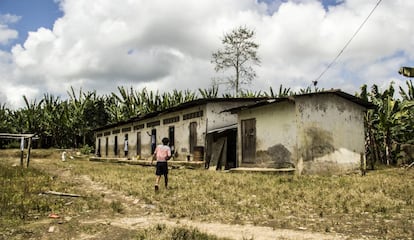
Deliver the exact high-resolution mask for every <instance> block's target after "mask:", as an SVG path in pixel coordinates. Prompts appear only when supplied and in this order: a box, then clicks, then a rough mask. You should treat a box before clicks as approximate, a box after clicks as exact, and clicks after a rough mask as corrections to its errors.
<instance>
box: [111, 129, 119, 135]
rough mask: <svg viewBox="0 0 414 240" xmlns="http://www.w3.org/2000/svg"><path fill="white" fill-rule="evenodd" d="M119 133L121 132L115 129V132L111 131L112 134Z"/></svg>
mask: <svg viewBox="0 0 414 240" xmlns="http://www.w3.org/2000/svg"><path fill="white" fill-rule="evenodd" d="M120 132H121V130H119V129H116V130H113V131H112V134H117V133H120Z"/></svg>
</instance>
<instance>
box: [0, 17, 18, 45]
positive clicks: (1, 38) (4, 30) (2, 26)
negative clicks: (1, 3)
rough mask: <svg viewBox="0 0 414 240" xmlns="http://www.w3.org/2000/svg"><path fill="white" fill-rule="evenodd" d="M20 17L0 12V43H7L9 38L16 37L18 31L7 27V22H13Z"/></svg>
mask: <svg viewBox="0 0 414 240" xmlns="http://www.w3.org/2000/svg"><path fill="white" fill-rule="evenodd" d="M20 18H21V17H19V16H16V15H11V14H0V45H1V44H3V45H5V44H7V43H9V41H10V40H13V39H16V38H17V37H18V32H17V31H16V30H14V29H11V28H9V26H8V23H15V22H17V21H19V20H20Z"/></svg>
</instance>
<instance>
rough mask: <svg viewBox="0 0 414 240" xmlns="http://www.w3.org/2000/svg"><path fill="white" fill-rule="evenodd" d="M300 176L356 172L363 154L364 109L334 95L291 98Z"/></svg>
mask: <svg viewBox="0 0 414 240" xmlns="http://www.w3.org/2000/svg"><path fill="white" fill-rule="evenodd" d="M295 101H296V116H297V134H298V135H297V142H298V158H297V163H296V165H297V166H298V170H299V172H300V173H304V174H313V173H328V174H335V173H343V172H346V171H350V170H356V169H358V168H359V164H360V156H361V153H364V120H363V116H364V115H363V111H364V108H363V107H361V106H359V105H357V104H355V103H353V102H350V101H348V100H346V99H343V98H341V97H338V96H336V95H333V94H332V95H326V94H325V95H310V96H306V95H305V96H300V97H296V98H295Z"/></svg>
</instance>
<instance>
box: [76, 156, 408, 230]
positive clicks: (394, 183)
mask: <svg viewBox="0 0 414 240" xmlns="http://www.w3.org/2000/svg"><path fill="white" fill-rule="evenodd" d="M81 165H82V167H76V171H77V173H78V174H89V175H91V176H92V177H93V179H94V180H95V181H99V182H104V183H105V184H106V185H107V186H109V187H110V188H113V189H116V190H120V191H122V192H124V193H126V194H128V195H132V196H136V197H138V198H140V199H143V200H144V201H145V203H147V204H154V205H156V206H157V208H156V209H157V211H159V212H161V213H164V214H165V215H167V216H169V217H170V218H177V219H179V218H189V219H197V220H201V221H219V222H224V223H234V224H235V223H237V224H246V223H249V224H254V225H261V226H271V227H274V228H291V229H297V228H298V227H305V228H307V229H309V230H313V231H318V232H338V233H343V234H347V235H351V236H355V237H358V236H364V235H367V236H378V237H379V236H381V237H383V236H386V237H387V236H388V237H390V238H394V237H396V238H405V237H412V236H413V234H414V230H413V228H412V226H413V224H414V200H413V199H414V185H413V182H414V173H413V172H414V171H406V170H403V169H385V170H381V171H374V172H369V174H368V175H367V176H365V177H361V176H359V175H346V176H340V177H338V176H331V177H327V176H301V177H298V176H286V175H283V176H278V175H268V174H256V173H240V174H230V173H224V172H216V171H206V170H188V169H173V170H171V171H170V175H169V176H170V187H171V189H170V190H165V189H164V188H163V187H162V185H161V187H160V191H159V193H157V194H155V193H154V191H153V185H154V181H155V176H154V169H153V168H150V167H141V166H129V165H116V164H107V163H86V162H82V163H81ZM92 168H93V170H92Z"/></svg>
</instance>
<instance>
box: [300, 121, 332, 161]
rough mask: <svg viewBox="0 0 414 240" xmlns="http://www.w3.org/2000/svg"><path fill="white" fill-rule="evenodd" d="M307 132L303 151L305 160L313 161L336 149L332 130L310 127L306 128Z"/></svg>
mask: <svg viewBox="0 0 414 240" xmlns="http://www.w3.org/2000/svg"><path fill="white" fill-rule="evenodd" d="M305 134H306V136H305V139H306V140H305V143H304V147H303V148H304V149H303V151H302V153H303V160H304V161H312V160H313V159H315V158H318V157H322V156H325V155H327V154H330V153H332V152H334V151H335V148H334V146H333V144H332V142H333V137H332V133H331V132H329V131H326V130H324V129H320V128H316V127H310V128H307V129H306V130H305Z"/></svg>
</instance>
